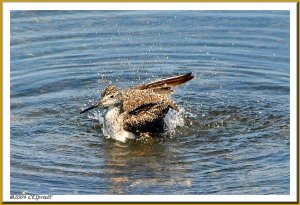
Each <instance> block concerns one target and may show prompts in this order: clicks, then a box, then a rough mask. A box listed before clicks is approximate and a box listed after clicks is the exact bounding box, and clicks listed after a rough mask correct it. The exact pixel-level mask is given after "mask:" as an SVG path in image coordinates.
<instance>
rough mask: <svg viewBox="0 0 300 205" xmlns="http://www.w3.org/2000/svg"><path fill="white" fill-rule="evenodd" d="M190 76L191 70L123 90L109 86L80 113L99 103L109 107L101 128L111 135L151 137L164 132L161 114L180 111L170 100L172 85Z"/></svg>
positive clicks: (119, 136) (115, 136)
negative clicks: (95, 100) (98, 98)
mask: <svg viewBox="0 0 300 205" xmlns="http://www.w3.org/2000/svg"><path fill="white" fill-rule="evenodd" d="M193 78H194V76H193V75H192V73H187V74H184V75H179V76H175V77H170V78H166V79H162V80H158V81H155V82H152V83H147V84H143V85H138V86H135V87H130V88H128V89H126V90H123V91H121V90H119V89H118V88H117V87H116V86H114V85H109V86H108V87H106V88H105V89H104V91H103V93H102V96H101V99H100V100H99V101H98V102H97V103H95V104H94V105H92V106H91V107H88V108H86V109H84V110H82V111H81V112H80V113H85V112H87V111H89V110H91V109H94V108H96V107H98V106H100V105H102V106H104V107H106V108H108V111H107V113H106V115H105V118H104V130H106V131H107V133H106V134H107V135H108V136H109V137H110V138H113V139H116V140H119V141H123V142H124V141H126V139H135V138H137V137H141V138H144V137H147V138H148V137H150V138H151V137H153V136H155V135H157V134H160V133H163V132H165V131H166V127H165V123H164V117H165V116H166V114H167V113H168V112H169V109H173V110H175V111H177V112H178V111H179V109H178V106H177V105H176V104H175V103H174V102H173V101H172V100H171V99H170V95H171V94H172V93H173V90H172V88H173V87H174V86H177V85H181V84H183V83H185V82H187V81H189V80H191V79H193Z"/></svg>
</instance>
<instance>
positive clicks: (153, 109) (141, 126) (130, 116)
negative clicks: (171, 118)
mask: <svg viewBox="0 0 300 205" xmlns="http://www.w3.org/2000/svg"><path fill="white" fill-rule="evenodd" d="M168 110H169V107H168V105H166V104H147V105H143V106H140V107H138V108H137V109H135V110H134V111H132V112H126V113H124V118H123V123H124V124H123V128H124V129H125V130H127V131H130V132H143V131H144V132H145V131H151V132H155V130H156V129H163V128H162V127H161V126H163V118H164V117H165V115H166V114H167V112H168ZM161 131H162V130H161Z"/></svg>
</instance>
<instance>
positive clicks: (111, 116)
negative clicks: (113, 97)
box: [103, 107, 136, 142]
mask: <svg viewBox="0 0 300 205" xmlns="http://www.w3.org/2000/svg"><path fill="white" fill-rule="evenodd" d="M119 111H120V109H119V108H118V107H109V108H108V111H107V113H106V116H105V121H104V132H103V134H104V135H107V136H108V137H110V138H113V139H116V140H118V141H122V142H125V141H126V139H134V138H135V137H136V136H135V135H134V134H133V133H131V132H127V131H126V130H124V129H123V115H122V114H121V115H120V114H119Z"/></svg>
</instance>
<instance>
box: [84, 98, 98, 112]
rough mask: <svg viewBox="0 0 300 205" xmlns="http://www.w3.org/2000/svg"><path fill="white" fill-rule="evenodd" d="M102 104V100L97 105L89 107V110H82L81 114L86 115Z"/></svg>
mask: <svg viewBox="0 0 300 205" xmlns="http://www.w3.org/2000/svg"><path fill="white" fill-rule="evenodd" d="M101 104H102V100H101V101H100V102H97V103H96V104H94V105H92V106H91V107H88V108H86V109H84V110H81V112H80V114H82V113H85V112H87V111H89V110H92V109H94V108H96V107H98V106H99V105H101Z"/></svg>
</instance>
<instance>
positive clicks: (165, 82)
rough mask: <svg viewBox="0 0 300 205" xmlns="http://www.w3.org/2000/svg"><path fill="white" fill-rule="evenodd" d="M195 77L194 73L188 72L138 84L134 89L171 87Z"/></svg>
mask: <svg viewBox="0 0 300 205" xmlns="http://www.w3.org/2000/svg"><path fill="white" fill-rule="evenodd" d="M193 78H194V76H193V75H192V73H187V74H184V75H178V76H175V77H171V78H166V79H162V80H158V81H155V82H152V83H147V84H143V85H138V86H135V87H133V88H132V89H139V90H144V89H149V88H160V87H170V88H171V87H174V86H177V85H181V84H183V83H186V82H187V81H189V80H192V79H193Z"/></svg>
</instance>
